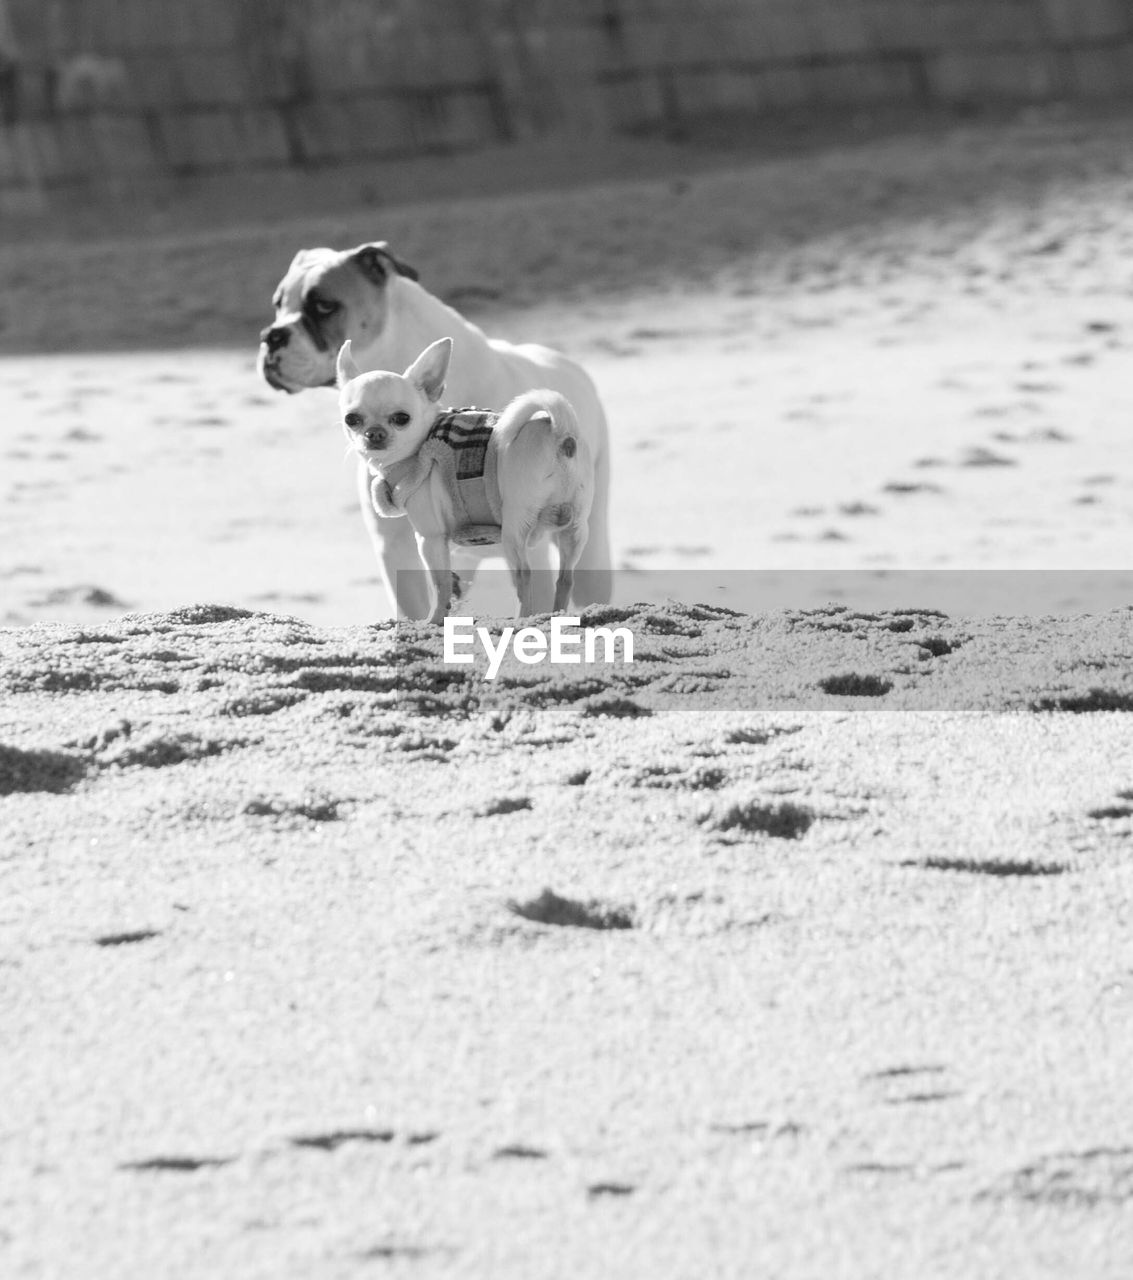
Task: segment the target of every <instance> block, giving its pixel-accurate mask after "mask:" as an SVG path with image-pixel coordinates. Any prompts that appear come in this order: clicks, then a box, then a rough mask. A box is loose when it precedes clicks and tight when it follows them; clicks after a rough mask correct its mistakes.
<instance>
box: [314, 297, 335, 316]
mask: <svg viewBox="0 0 1133 1280" xmlns="http://www.w3.org/2000/svg"><path fill="white" fill-rule="evenodd" d="M337 310H338V303H337V302H330V301H328V300H327V299H326V298H314V299H312V301H311V311H312V313H313V314H314V315H316V316H318V318H319V319H320V320H325V319H326V318H327V316H333V315H334V313H335V312H336V311H337Z"/></svg>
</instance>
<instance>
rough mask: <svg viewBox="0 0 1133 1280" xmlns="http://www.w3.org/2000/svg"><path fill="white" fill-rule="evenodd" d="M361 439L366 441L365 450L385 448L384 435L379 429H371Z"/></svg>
mask: <svg viewBox="0 0 1133 1280" xmlns="http://www.w3.org/2000/svg"><path fill="white" fill-rule="evenodd" d="M362 438H363V439H364V440H365V441H366V448H367V449H384V448H385V447H386V433H385V432H384V431H383V430H382V428H381V427H372V428H371V429H370V430H369V431H367V432H366V434H365V435H364V436H363V437H362Z"/></svg>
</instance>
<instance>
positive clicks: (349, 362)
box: [335, 338, 362, 387]
mask: <svg viewBox="0 0 1133 1280" xmlns="http://www.w3.org/2000/svg"><path fill="white" fill-rule="evenodd" d="M335 372H336V373H337V374H338V385H339V386H340V387H342V386H345V385H346V383H348V382H349V381H350V380H351V379H352V378H356V377H357V376H358V375H359V374H360V373H361V372H362V370H361V369H359V368H358V366H357V364H356V363H355V362H354V356H353V355H352V354H351V352H350V339H349V338H347V339H346V341H345V342H344V343H343V344H342V346H341V347H339V349H338V360H337V361H336V362H335Z"/></svg>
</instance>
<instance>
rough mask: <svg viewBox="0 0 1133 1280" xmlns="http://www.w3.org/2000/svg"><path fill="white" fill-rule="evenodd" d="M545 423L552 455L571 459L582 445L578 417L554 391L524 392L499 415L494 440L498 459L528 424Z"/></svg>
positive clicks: (570, 406) (565, 400) (563, 398)
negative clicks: (498, 454)
mask: <svg viewBox="0 0 1133 1280" xmlns="http://www.w3.org/2000/svg"><path fill="white" fill-rule="evenodd" d="M539 421H545V422H546V423H547V424H548V426H549V427H550V429H551V437H552V439H553V440H554V442H555V452H556V454H558V456H559V457H562V458H573V457H574V456H575V454H576V453H577V452H578V448H579V444H580V442H581V438H580V433H579V426H578V417H577V415H576V414H575V412H574V408H573V407H572V405H571V403H570V401H569V400H568V399H567V398H566V396H561V395H559V393H558V392H557V391H546V390H544V391H526V392H524V394H523V395H521V396H516V398H515V399H514V400H513V401H512V402H511V403H510V404H509V405H508V406H507V407H506V408H505V409H504V411H503V412H502V413H501V414H500V420H499V422H497V423H496V440H497V445H498V448H499V451H500V458H501V460H502V459H503V458H504V457H505V456H506V454H507V451H508V447H509V446H510V445H511V444H512V443H513V441H514V440H515V438H516V436H518V435H519V433H520V432H521V431H522V430H523V428H524V427H525V426H527V424H528V423H529V422H531V423H535V422H539Z"/></svg>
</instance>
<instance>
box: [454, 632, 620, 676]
mask: <svg viewBox="0 0 1133 1280" xmlns="http://www.w3.org/2000/svg"><path fill="white" fill-rule="evenodd" d="M475 622H476V619H475V618H446V619H445V638H444V660H445V662H457V663H469V662H475V660H476V655H475V652H474V650H475V648H476V642H477V640H479V642H480V647H481V648H482V650H483V652H484V653H485V654H486V655H487V658H488V666H487V670H486V671H485V672H484V676H485V679H487V680H494V679H495V678H496V675H497V674H498V672H499V669H500V666H501V664H502V663H503V660H504V658H505V657H506V656H507V654H508V650H509V649H510V651H511V652H512V654H513V655H514V656H515V658H516V659H517V660H518V661H519V662H525V663H528V664H529V665H534V664H535V663H539V662H550V663H551V664H552V665H556V666H560V665H561V666H571V665H574V664H577V663H580V662H606V663H613V662H632V661H633V632H632V631H630V629H629V628H628V627H584V626H582V619H581V618H563V617H557V616H556V617H554V618H552V619H551V627H550V630H549V631H540V630H539V628H538V627H521V628H520V629H519V630H516V628H515V627H504V628H502V629H501V631H500V636H499V639H498V640H493V638H492V633H491V632H490V631H489V630H488V628H487V627H477V626H475ZM599 648H601V655H602V656H601V657H600V658H599V656H598V654H599ZM619 650H620V654H619Z"/></svg>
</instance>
